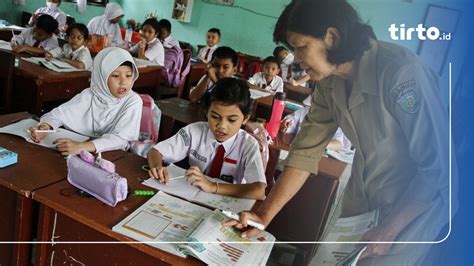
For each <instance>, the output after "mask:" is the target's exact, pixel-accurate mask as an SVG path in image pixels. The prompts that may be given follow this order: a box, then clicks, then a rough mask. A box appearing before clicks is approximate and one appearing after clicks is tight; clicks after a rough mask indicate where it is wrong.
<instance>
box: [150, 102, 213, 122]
mask: <svg viewBox="0 0 474 266" xmlns="http://www.w3.org/2000/svg"><path fill="white" fill-rule="evenodd" d="M156 104H157V105H158V107H159V108H160V110H161V112H162V114H163V115H166V116H169V117H172V118H174V119H175V120H177V121H179V122H181V123H183V124H186V125H189V124H191V123H195V122H199V121H205V114H204V109H203V108H202V106H201V105H200V104H198V103H191V102H190V101H188V100H184V99H181V98H178V97H173V98H168V99H163V100H158V101H156Z"/></svg>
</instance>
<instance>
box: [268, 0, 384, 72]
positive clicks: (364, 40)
mask: <svg viewBox="0 0 474 266" xmlns="http://www.w3.org/2000/svg"><path fill="white" fill-rule="evenodd" d="M329 27H334V28H336V29H337V30H338V31H339V34H340V40H339V41H340V42H339V45H338V46H337V47H335V48H334V49H332V50H330V51H328V61H329V62H330V63H331V64H335V65H340V64H343V63H346V62H349V61H352V60H357V59H359V58H360V57H361V56H362V54H363V53H364V51H366V50H368V49H369V48H370V41H369V38H372V39H376V36H375V34H374V31H373V30H372V27H371V26H369V25H367V24H364V23H362V22H361V19H360V17H359V15H358V14H357V12H356V10H355V9H354V8H353V7H352V6H351V5H350V4H349V3H347V1H346V0H293V1H292V2H291V3H290V4H289V5H288V6H286V8H285V9H284V10H283V12H282V13H281V15H280V18H279V19H278V22H277V24H276V25H275V30H274V32H273V40H274V41H275V43H280V42H281V43H283V44H285V45H286V46H287V47H290V46H289V45H288V42H287V40H286V33H287V32H288V31H292V32H296V33H300V34H304V35H309V36H312V37H315V38H323V37H324V35H325V34H326V31H327V29H328V28H329Z"/></svg>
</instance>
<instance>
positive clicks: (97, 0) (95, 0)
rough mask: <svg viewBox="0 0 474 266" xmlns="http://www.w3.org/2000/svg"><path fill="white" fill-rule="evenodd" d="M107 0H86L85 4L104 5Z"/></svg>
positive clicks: (72, 1) (64, 0) (74, 0)
mask: <svg viewBox="0 0 474 266" xmlns="http://www.w3.org/2000/svg"><path fill="white" fill-rule="evenodd" d="M63 2H70V3H77V0H63ZM108 2H109V0H87V4H88V5H91V6H105V5H107V3H108Z"/></svg>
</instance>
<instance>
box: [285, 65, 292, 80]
mask: <svg viewBox="0 0 474 266" xmlns="http://www.w3.org/2000/svg"><path fill="white" fill-rule="evenodd" d="M290 78H291V65H289V66H288V73H286V79H287V80H290Z"/></svg>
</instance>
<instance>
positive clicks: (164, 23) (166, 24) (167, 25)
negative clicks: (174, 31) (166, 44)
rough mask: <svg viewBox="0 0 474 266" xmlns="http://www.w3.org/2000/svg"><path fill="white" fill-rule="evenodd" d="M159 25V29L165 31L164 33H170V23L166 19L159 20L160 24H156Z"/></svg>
mask: <svg viewBox="0 0 474 266" xmlns="http://www.w3.org/2000/svg"><path fill="white" fill-rule="evenodd" d="M158 23H159V24H160V26H159V27H161V28H163V29H165V30H166V31H168V32H169V33H171V22H170V21H169V20H167V19H162V20H160V22H158Z"/></svg>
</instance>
